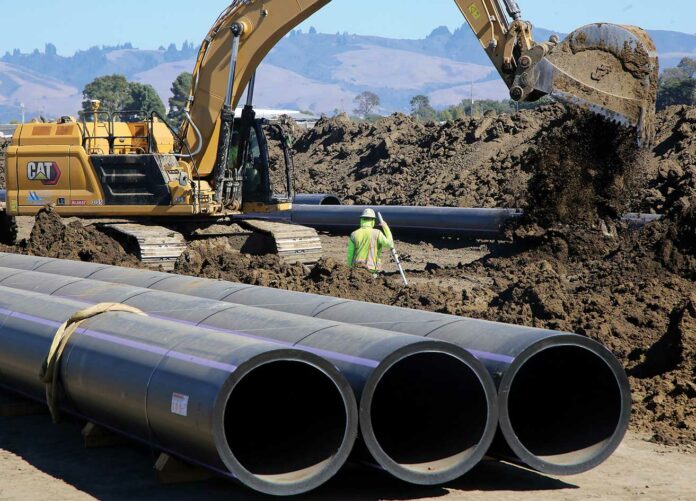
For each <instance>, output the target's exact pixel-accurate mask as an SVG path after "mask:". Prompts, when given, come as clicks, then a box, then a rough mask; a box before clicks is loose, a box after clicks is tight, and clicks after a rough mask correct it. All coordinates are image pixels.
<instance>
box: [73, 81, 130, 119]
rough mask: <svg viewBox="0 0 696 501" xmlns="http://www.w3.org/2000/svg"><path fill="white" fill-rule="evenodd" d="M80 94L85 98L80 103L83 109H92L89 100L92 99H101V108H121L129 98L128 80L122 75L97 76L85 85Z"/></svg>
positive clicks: (109, 109) (112, 109)
mask: <svg viewBox="0 0 696 501" xmlns="http://www.w3.org/2000/svg"><path fill="white" fill-rule="evenodd" d="M82 96H83V97H84V99H85V100H84V101H83V103H82V109H83V110H84V111H90V110H91V109H92V108H91V106H90V103H89V102H90V101H91V100H93V99H98V100H99V101H101V108H102V109H103V110H107V111H116V110H122V109H124V106H125V104H126V103H127V102H128V99H129V98H130V88H129V85H128V80H126V77H124V76H123V75H111V76H107V77H99V78H97V79H96V80H94V81H93V82H92V83H89V84H87V85H86V86H85V90H83V91H82Z"/></svg>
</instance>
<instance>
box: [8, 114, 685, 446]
mask: <svg viewBox="0 0 696 501" xmlns="http://www.w3.org/2000/svg"><path fill="white" fill-rule="evenodd" d="M284 126H285V127H290V128H292V127H293V124H292V123H288V124H285V125H284ZM290 130H291V131H292V134H293V135H294V137H295V139H296V141H295V146H294V149H295V152H296V158H295V164H296V172H297V178H298V183H297V184H298V191H299V192H331V193H336V194H338V195H340V196H341V197H343V198H344V199H345V200H347V201H348V203H381V204H389V203H393V204H409V205H414V204H415V205H426V204H431V205H444V206H486V207H493V206H496V207H524V208H525V209H526V211H527V217H526V218H525V219H524V220H523V221H521V222H520V224H519V225H518V226H516V227H514V228H510V229H509V235H510V237H511V239H512V243H505V244H499V245H494V244H489V249H488V250H487V251H486V252H483V253H482V254H485V257H483V258H481V259H478V260H476V261H474V262H473V263H472V262H468V261H467V260H464V261H465V262H463V263H459V264H453V263H457V262H458V261H457V259H458V256H460V257H461V256H463V255H464V254H465V251H464V250H460V249H458V248H457V242H451V241H447V242H441V241H430V242H427V243H423V244H421V245H417V244H418V242H410V243H408V244H402V243H401V242H399V245H404V247H405V248H407V249H408V252H404V253H403V254H404V261H405V264H406V265H407V267H408V268H409V269H410V270H411V271H409V275H410V277H411V278H412V281H413V284H414V285H412V286H411V287H409V288H404V287H402V286H401V285H400V281H399V279H398V276H397V275H396V274H395V273H394V270H393V269H390V270H388V271H389V273H387V274H386V275H385V276H383V277H381V278H378V279H373V278H372V277H371V276H370V275H369V274H368V273H366V272H364V271H361V270H350V269H349V268H347V267H346V266H345V265H344V264H343V258H342V256H341V253H342V244H343V239H341V238H338V237H324V239H325V243H328V242H330V243H332V245H333V244H335V246H334V247H335V249H338V250H333V251H331V253H330V255H328V256H327V257H326V258H325V259H324V260H323V261H321V262H320V263H319V264H317V265H316V266H315V267H314V268H312V269H311V270H306V269H304V268H303V267H301V266H298V265H288V264H286V263H284V262H282V261H280V260H279V259H278V258H277V257H275V256H247V255H243V254H240V253H239V251H237V250H235V246H234V245H233V244H232V243H231V242H230V241H228V240H227V239H224V238H218V239H215V240H206V241H197V242H192V243H191V244H190V245H189V248H188V250H187V251H186V252H185V253H184V254H183V255H182V257H181V258H180V259H179V261H178V262H177V265H176V271H177V272H179V273H184V274H190V275H199V276H205V277H209V278H215V279H228V280H235V281H241V282H245V283H249V284H255V285H263V286H269V287H279V288H285V289H290V290H297V291H306V292H313V293H319V294H327V295H334V296H340V297H345V298H351V299H358V300H365V301H372V302H377V303H383V304H392V305H398V306H405V307H411V308H418V309H423V310H429V311H438V312H444V313H451V314H457V315H467V316H472V317H477V318H485V319H490V320H498V321H505V322H511V323H515V324H523V325H530V326H538V327H544V328H550V329H559V330H565V331H572V332H577V333H579V334H582V335H586V336H589V337H592V338H594V339H597V340H599V341H601V342H602V343H604V344H605V345H606V346H608V347H609V348H610V349H611V350H612V351H613V352H614V353H615V354H616V355H617V356H618V357H619V358H620V360H621V361H622V362H623V364H624V365H625V367H626V370H627V372H628V374H629V376H630V378H631V383H632V386H633V400H634V418H633V421H632V425H633V428H634V429H635V430H637V431H640V432H648V433H649V434H650V436H651V437H652V439H653V440H654V441H656V442H661V443H665V444H670V445H679V446H681V447H683V448H684V449H685V450H689V451H692V452H693V451H696V447H695V444H696V385H695V384H694V380H695V377H696V284H695V282H694V280H696V247H695V243H694V242H695V240H696V238H695V235H696V214H695V211H696V108H685V107H676V108H671V109H669V110H667V111H665V112H662V113H660V114H658V117H657V140H656V143H655V145H654V147H653V148H652V149H650V150H647V151H640V150H638V149H636V147H635V146H634V141H633V136H632V134H630V133H629V132H627V131H620V130H616V129H615V128H613V127H611V126H608V125H607V124H605V123H604V122H602V121H599V120H597V119H596V118H593V117H588V116H583V115H580V116H578V115H575V114H573V113H569V112H567V111H566V110H564V109H563V108H562V107H561V106H556V105H555V106H548V107H544V108H540V109H538V110H535V111H524V112H521V113H519V114H516V115H515V116H500V117H495V116H486V117H483V118H480V119H466V120H460V121H456V122H451V123H447V124H444V125H436V124H421V123H419V122H416V121H414V120H413V119H412V118H410V117H407V116H404V115H395V116H392V117H387V118H384V119H382V120H380V121H378V122H377V123H376V124H364V123H355V122H352V121H350V120H348V119H347V117H345V116H338V117H335V118H330V119H322V120H321V121H320V122H319V123H318V125H317V127H316V128H315V129H312V130H310V131H307V132H306V133H302V132H301V131H299V130H296V129H290ZM281 154H282V152H281V150H280V148H278V147H277V145H276V146H274V147H273V149H272V155H275V156H276V158H280V157H279V155H281ZM626 210H637V211H642V212H658V213H662V214H665V218H664V220H663V221H661V222H657V223H653V224H651V225H649V226H648V227H646V228H645V229H643V230H642V231H640V232H635V231H630V230H629V228H627V227H626V226H625V225H624V224H622V223H621V222H620V221H619V220H618V219H617V216H618V215H619V214H620V213H622V212H624V211H626ZM397 237H398V235H397ZM414 244H416V245H414ZM11 249H12V250H14V251H15V252H28V253H32V254H42V255H49V256H58V257H68V258H73V259H82V260H88V261H101V262H105V263H109V264H112V263H113V264H126V265H129V266H137V263H136V261H135V259H134V258H133V257H132V256H130V255H128V254H127V253H126V252H125V251H123V250H122V248H121V247H120V245H119V244H118V243H116V242H115V241H113V240H111V238H109V237H107V236H104V235H103V234H101V233H99V232H97V231H96V230H94V229H92V228H90V227H87V228H82V227H81V225H79V224H77V223H72V224H70V225H68V226H63V224H62V223H61V222H60V220H59V218H58V217H57V216H56V215H55V214H53V213H51V212H50V211H49V212H44V213H42V214H41V215H40V216H39V217H38V219H37V224H36V227H35V230H34V231H33V232H32V234H31V237H30V238H29V239H28V241H26V242H24V243H21V244H19V245H17V246H15V247H13V248H11ZM438 256H441V257H442V259H441V260H440V261H439V262H438ZM416 263H427V264H425V265H422V264H416Z"/></svg>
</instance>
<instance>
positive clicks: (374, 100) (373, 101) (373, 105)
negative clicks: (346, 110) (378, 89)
mask: <svg viewBox="0 0 696 501" xmlns="http://www.w3.org/2000/svg"><path fill="white" fill-rule="evenodd" d="M355 103H356V105H355V106H356V108H355V110H353V112H354V113H355V114H356V115H360V116H361V117H363V118H367V117H369V116H370V115H372V114H373V113H374V111H375V110H376V109H377V108H378V107H379V105H380V99H379V96H378V95H377V94H375V93H374V92H370V91H365V92H362V93H361V94H358V95H357V96H356V97H355Z"/></svg>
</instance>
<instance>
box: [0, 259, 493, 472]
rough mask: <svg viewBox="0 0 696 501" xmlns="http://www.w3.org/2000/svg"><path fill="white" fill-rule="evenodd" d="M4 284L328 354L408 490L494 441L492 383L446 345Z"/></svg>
mask: <svg viewBox="0 0 696 501" xmlns="http://www.w3.org/2000/svg"><path fill="white" fill-rule="evenodd" d="M145 273H147V272H145ZM0 286H3V287H13V288H18V289H22V290H32V291H37V292H42V293H45V294H49V295H53V296H60V297H64V298H69V299H74V300H79V301H83V302H87V303H89V304H94V303H99V302H118V303H123V304H127V305H129V306H133V307H136V308H139V309H141V310H142V311H144V312H146V313H149V314H151V315H156V316H157V317H162V318H171V319H175V320H177V321H179V322H184V323H186V324H191V325H195V326H198V327H201V328H205V329H211V330H215V331H217V332H232V333H234V334H235V335H238V336H246V337H250V338H252V339H255V340H263V341H265V342H269V343H275V344H281V345H282V346H289V347H294V348H297V349H301V350H308V351H310V352H312V353H313V354H315V355H320V356H322V357H325V358H327V359H328V360H329V361H331V362H333V363H334V364H335V365H336V366H337V367H338V369H339V370H340V371H341V372H342V373H343V374H344V375H345V376H346V378H347V379H348V381H349V383H350V384H351V386H352V387H353V389H354V391H355V393H356V396H357V397H358V398H359V400H360V415H359V418H360V427H361V431H362V434H361V437H362V439H363V441H364V445H365V446H366V447H367V449H368V451H369V453H370V454H371V456H372V458H373V459H374V461H375V462H376V463H377V464H378V465H379V466H380V467H381V468H382V469H384V470H386V471H387V472H389V473H391V474H393V475H394V476H396V477H398V478H400V479H402V480H405V481H408V482H411V483H416V484H423V485H432V484H440V483H445V482H448V481H450V480H453V479H456V478H458V477H460V476H462V475H463V474H464V473H466V472H467V471H469V470H470V469H471V468H472V467H473V466H475V465H476V464H477V463H478V462H479V461H480V460H481V459H482V458H483V456H484V455H485V454H486V452H487V451H488V449H489V447H490V445H491V443H492V441H493V438H494V436H495V431H496V428H497V398H496V391H495V387H494V385H493V381H492V379H491V378H490V376H489V374H488V373H487V372H486V369H485V367H484V366H483V365H482V364H481V363H480V362H479V361H478V360H477V359H476V358H475V357H474V356H473V355H471V354H470V353H468V352H466V351H465V350H463V349H461V348H459V347H456V346H454V345H450V344H449V343H443V342H441V341H434V340H425V339H422V338H419V337H415V336H409V335H405V334H400V333H394V332H387V331H381V330H377V329H372V328H366V327H360V326H351V325H346V324H340V323H336V322H331V321H326V320H320V319H309V318H307V317H303V316H299V315H290V314H286V313H280V312H273V311H270V310H262V309H257V308H253V307H248V306H242V305H234V304H230V303H221V302H218V301H214V300H210V299H204V298H195V297H191V296H188V295H181V294H174V293H168V292H163V291H155V290H150V289H143V288H139V287H134V286H129V285H118V284H113V283H105V282H99V281H96V280H88V279H79V278H74V277H67V276H61V275H51V274H48V273H40V272H28V271H20V270H16V269H12V268H0Z"/></svg>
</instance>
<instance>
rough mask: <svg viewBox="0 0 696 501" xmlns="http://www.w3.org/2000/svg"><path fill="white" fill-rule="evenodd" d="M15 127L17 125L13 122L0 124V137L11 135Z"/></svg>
mask: <svg viewBox="0 0 696 501" xmlns="http://www.w3.org/2000/svg"><path fill="white" fill-rule="evenodd" d="M16 128H17V126H16V125H14V124H7V125H3V124H0V138H5V137H12V134H14V131H15V129H16Z"/></svg>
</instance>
